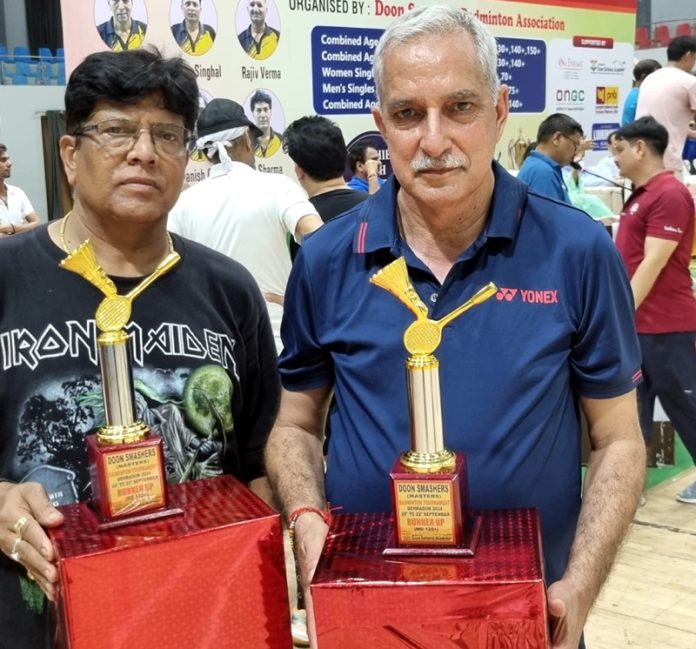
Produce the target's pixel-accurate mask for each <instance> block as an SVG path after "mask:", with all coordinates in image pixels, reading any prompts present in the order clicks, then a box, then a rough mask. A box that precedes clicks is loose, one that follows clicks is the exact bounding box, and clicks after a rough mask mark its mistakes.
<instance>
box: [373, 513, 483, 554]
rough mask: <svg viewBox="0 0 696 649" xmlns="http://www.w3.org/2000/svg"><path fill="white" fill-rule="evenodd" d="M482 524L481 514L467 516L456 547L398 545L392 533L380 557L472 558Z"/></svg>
mask: <svg viewBox="0 0 696 649" xmlns="http://www.w3.org/2000/svg"><path fill="white" fill-rule="evenodd" d="M482 524H483V516H482V515H481V514H476V515H474V516H468V517H467V519H466V524H465V525H464V535H463V537H462V541H461V543H460V544H459V545H456V546H446V547H437V546H431V547H426V546H419V545H415V546H408V545H399V544H398V543H397V542H396V534H395V533H392V534H390V535H389V538H388V539H387V544H386V546H385V547H384V550H382V555H383V556H385V557H473V556H474V555H475V554H476V546H477V545H478V542H479V537H480V536H481V525H482Z"/></svg>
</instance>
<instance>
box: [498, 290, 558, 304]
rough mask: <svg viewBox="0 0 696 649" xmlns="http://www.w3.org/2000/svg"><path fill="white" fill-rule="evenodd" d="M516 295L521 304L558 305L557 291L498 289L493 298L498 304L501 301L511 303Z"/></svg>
mask: <svg viewBox="0 0 696 649" xmlns="http://www.w3.org/2000/svg"><path fill="white" fill-rule="evenodd" d="M518 293H519V297H520V299H521V300H522V302H525V303H527V304H558V291H557V290H548V291H533V290H531V289H525V288H520V289H517V288H499V289H498V292H497V293H496V294H495V297H496V299H497V300H498V302H502V301H503V300H505V301H506V302H512V300H514V299H515V297H517V295H518Z"/></svg>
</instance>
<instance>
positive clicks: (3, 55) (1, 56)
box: [0, 45, 12, 62]
mask: <svg viewBox="0 0 696 649" xmlns="http://www.w3.org/2000/svg"><path fill="white" fill-rule="evenodd" d="M11 58H12V57H11V56H8V55H7V48H6V47H5V46H4V45H0V61H2V62H5V61H8V62H9V61H10V60H11Z"/></svg>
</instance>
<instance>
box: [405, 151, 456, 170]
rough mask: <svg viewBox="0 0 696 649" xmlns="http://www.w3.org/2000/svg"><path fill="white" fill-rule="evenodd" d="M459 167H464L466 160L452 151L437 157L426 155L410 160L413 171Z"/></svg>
mask: <svg viewBox="0 0 696 649" xmlns="http://www.w3.org/2000/svg"><path fill="white" fill-rule="evenodd" d="M460 167H461V168H462V169H466V160H464V158H462V157H461V156H458V155H454V154H453V153H445V154H444V155H441V156H439V157H437V158H432V157H430V156H427V155H426V156H421V157H420V158H416V159H415V160H412V161H411V169H412V170H413V171H430V170H434V169H435V170H445V169H458V168H460Z"/></svg>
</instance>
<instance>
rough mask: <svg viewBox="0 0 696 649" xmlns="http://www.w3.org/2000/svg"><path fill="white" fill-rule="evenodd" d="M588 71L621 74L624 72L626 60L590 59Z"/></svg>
mask: <svg viewBox="0 0 696 649" xmlns="http://www.w3.org/2000/svg"><path fill="white" fill-rule="evenodd" d="M590 72H592V74H610V75H616V74H618V75H623V74H625V72H626V61H612V62H611V63H608V62H606V61H597V60H596V59H593V60H591V61H590Z"/></svg>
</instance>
